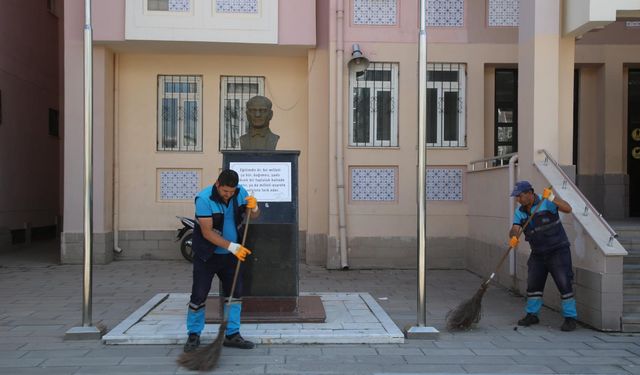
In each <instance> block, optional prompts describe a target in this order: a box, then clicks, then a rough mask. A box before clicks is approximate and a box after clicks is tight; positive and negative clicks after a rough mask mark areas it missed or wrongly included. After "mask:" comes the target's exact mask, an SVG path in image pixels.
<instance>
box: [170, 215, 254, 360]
mask: <svg viewBox="0 0 640 375" xmlns="http://www.w3.org/2000/svg"><path fill="white" fill-rule="evenodd" d="M245 216H246V218H247V220H246V222H245V226H244V233H243V235H242V246H244V245H245V242H246V241H247V232H248V231H249V220H250V219H251V209H250V208H247V211H246V215H245ZM240 263H242V262H241V261H240V260H239V259H238V263H237V264H236V271H235V273H234V274H233V283H232V284H231V293H230V294H229V299H228V300H227V309H226V310H225V312H224V314H223V317H222V322H220V328H218V336H216V339H215V340H213V342H212V343H211V344H209V345H207V346H205V347H204V348H200V349H198V350H195V351H193V352H189V353H182V354H181V355H180V357H178V359H177V361H176V362H178V364H179V365H180V366H182V367H184V368H186V369H188V370H191V371H209V370H211V369H213V368H214V367H215V366H216V365H217V364H218V359H219V358H220V353H221V352H222V344H223V343H224V339H225V331H226V330H227V324H228V323H229V310H230V309H231V300H232V299H233V292H235V289H236V281H237V280H238V273H239V271H240Z"/></svg>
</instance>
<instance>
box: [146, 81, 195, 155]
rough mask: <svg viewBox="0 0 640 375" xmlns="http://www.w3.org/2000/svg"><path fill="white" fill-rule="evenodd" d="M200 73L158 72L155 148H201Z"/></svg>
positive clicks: (187, 149)
mask: <svg viewBox="0 0 640 375" xmlns="http://www.w3.org/2000/svg"><path fill="white" fill-rule="evenodd" d="M201 108H202V76H183V75H180V76H178V75H176V76H173V75H159V76H158V140H157V148H158V151H202V110H201Z"/></svg>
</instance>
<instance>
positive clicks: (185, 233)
mask: <svg viewBox="0 0 640 375" xmlns="http://www.w3.org/2000/svg"><path fill="white" fill-rule="evenodd" d="M176 217H177V218H178V220H180V222H181V223H182V225H183V226H182V228H180V229H178V235H177V236H176V241H180V253H182V256H183V257H184V259H186V260H188V261H189V262H193V250H192V249H191V244H192V242H193V229H194V228H195V227H196V222H195V220H194V219H191V218H188V217H184V216H176Z"/></svg>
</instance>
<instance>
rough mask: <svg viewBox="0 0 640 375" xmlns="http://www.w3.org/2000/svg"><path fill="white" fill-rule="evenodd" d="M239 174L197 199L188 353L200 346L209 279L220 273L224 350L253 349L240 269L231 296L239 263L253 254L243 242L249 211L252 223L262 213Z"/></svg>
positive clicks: (227, 175) (223, 177)
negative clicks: (243, 330)
mask: <svg viewBox="0 0 640 375" xmlns="http://www.w3.org/2000/svg"><path fill="white" fill-rule="evenodd" d="M238 181H239V177H238V174H237V173H236V172H235V171H233V170H231V169H225V170H223V171H222V172H221V173H220V175H219V176H218V179H217V180H216V183H215V184H214V185H211V186H208V187H206V188H205V189H204V190H202V191H201V192H200V193H198V195H197V196H196V198H195V207H196V219H197V224H196V226H195V228H194V230H193V245H192V246H193V284H192V288H191V298H190V299H189V307H188V310H187V333H188V338H187V342H186V343H185V345H184V351H185V352H192V351H194V350H196V349H197V348H198V346H199V345H200V334H201V333H202V330H203V329H204V323H205V303H206V300H207V296H208V294H209V290H210V289H211V281H212V280H213V277H214V276H215V275H218V278H220V281H221V283H222V289H223V290H222V293H223V294H224V296H225V297H226V300H227V303H225V306H224V310H225V315H226V316H227V317H228V325H227V329H226V331H225V339H224V342H223V345H224V346H231V347H236V348H241V349H251V348H253V346H254V344H253V343H252V342H251V341H248V340H245V339H244V338H243V337H242V336H241V335H240V312H241V310H242V304H241V296H242V268H238V271H239V274H238V278H237V280H236V288H235V290H234V293H233V296H231V295H230V294H231V288H232V285H233V278H234V274H235V272H236V269H237V268H236V266H237V264H238V262H244V260H245V259H246V257H247V255H249V254H251V251H250V250H249V249H247V248H245V247H244V246H243V245H244V244H241V243H239V242H240V241H241V240H242V236H241V234H240V233H241V229H242V228H243V226H244V222H243V219H244V216H245V214H246V212H247V209H248V210H249V211H250V216H251V218H252V219H255V218H257V217H258V216H259V215H260V210H259V208H258V201H257V200H256V198H254V197H252V196H250V195H249V193H247V191H246V190H245V188H244V187H242V185H240V184H239V183H238Z"/></svg>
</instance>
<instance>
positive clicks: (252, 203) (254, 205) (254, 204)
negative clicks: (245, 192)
mask: <svg viewBox="0 0 640 375" xmlns="http://www.w3.org/2000/svg"><path fill="white" fill-rule="evenodd" d="M244 200H245V201H247V208H249V209H251V211H252V212H256V211H258V200H257V199H256V197H254V196H252V195H250V196H248V197H246V198H245V199H244Z"/></svg>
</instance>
